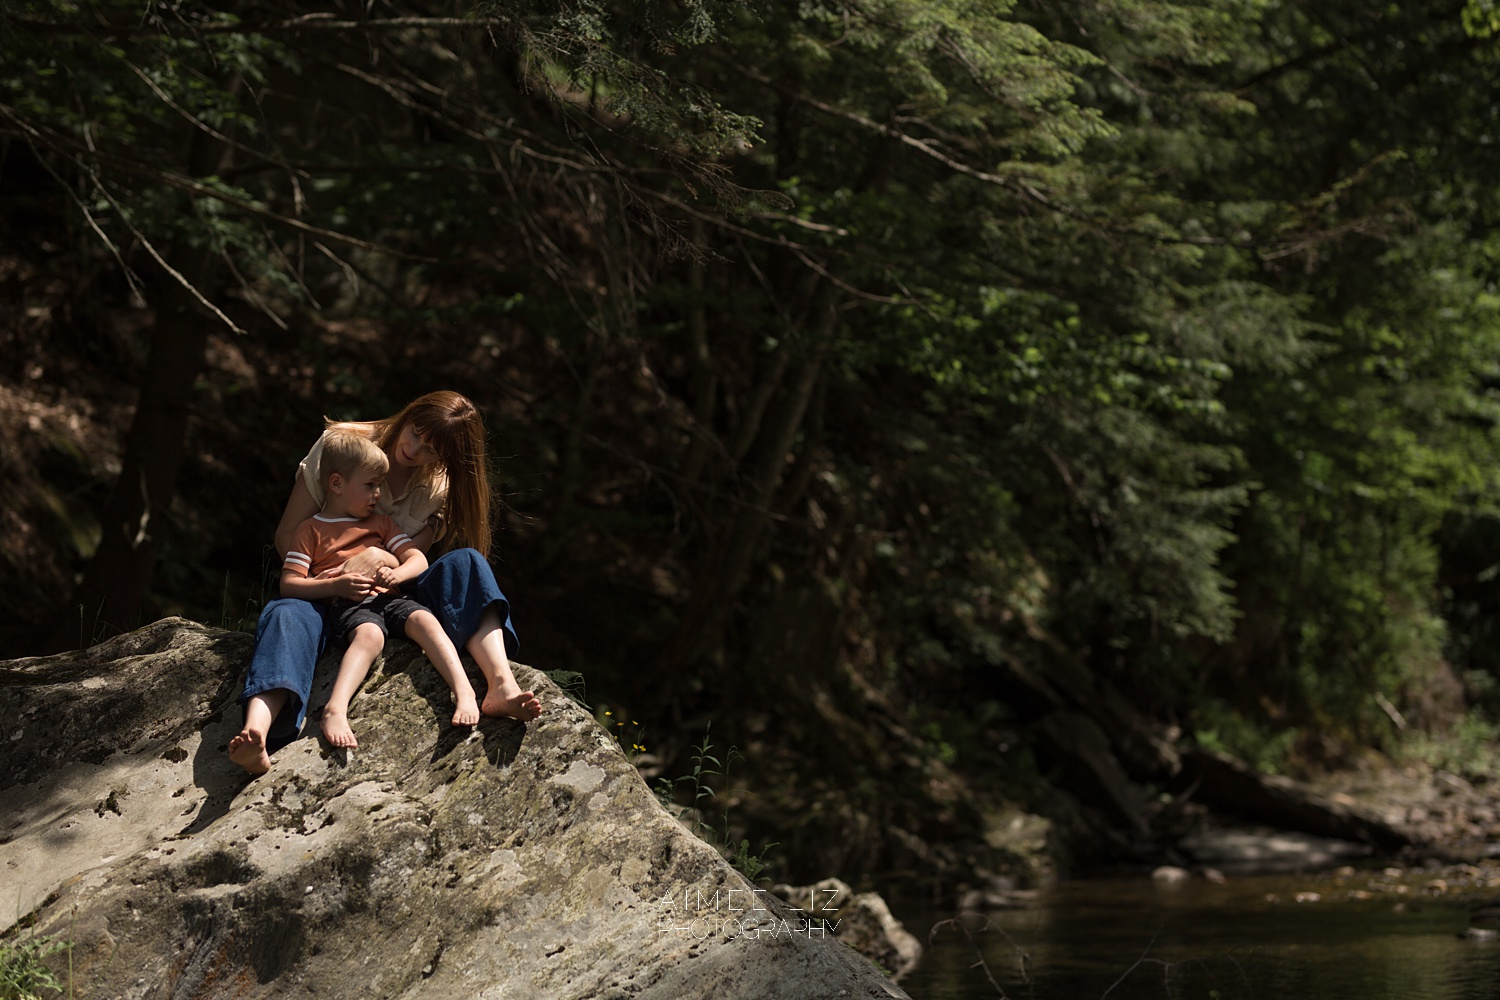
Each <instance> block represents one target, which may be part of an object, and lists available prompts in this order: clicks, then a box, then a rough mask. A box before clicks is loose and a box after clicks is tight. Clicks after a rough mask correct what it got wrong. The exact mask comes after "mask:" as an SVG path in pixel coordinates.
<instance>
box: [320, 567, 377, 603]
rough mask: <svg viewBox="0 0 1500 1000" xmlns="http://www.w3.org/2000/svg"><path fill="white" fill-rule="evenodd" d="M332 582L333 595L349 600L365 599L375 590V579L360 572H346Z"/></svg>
mask: <svg viewBox="0 0 1500 1000" xmlns="http://www.w3.org/2000/svg"><path fill="white" fill-rule="evenodd" d="M330 582H331V583H332V584H333V596H334V597H342V598H344V599H345V600H348V601H363V600H364V599H365V598H366V597H369V596H370V594H371V593H372V592H373V591H374V590H375V581H374V580H373V579H371V578H370V577H368V576H361V575H360V574H358V573H345V574H344V575H342V576H337V577H334V578H333V580H332V581H330Z"/></svg>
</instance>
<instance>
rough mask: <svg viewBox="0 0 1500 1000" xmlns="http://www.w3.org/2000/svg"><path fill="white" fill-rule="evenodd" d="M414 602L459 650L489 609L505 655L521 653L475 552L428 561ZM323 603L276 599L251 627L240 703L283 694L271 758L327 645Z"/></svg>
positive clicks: (269, 737) (292, 732) (413, 588)
mask: <svg viewBox="0 0 1500 1000" xmlns="http://www.w3.org/2000/svg"><path fill="white" fill-rule="evenodd" d="M408 592H409V593H413V594H414V595H415V597H416V599H417V601H418V602H419V603H420V604H422V605H423V606H424V607H426V608H427V609H428V610H429V611H431V612H432V613H433V615H435V616H436V617H437V620H438V622H439V623H440V624H441V625H442V626H443V631H444V632H445V633H447V635H448V638H449V639H450V640H452V642H453V645H454V646H455V647H457V648H458V649H463V646H464V643H466V642H468V641H469V639H470V637H471V636H473V635H474V633H475V632H477V631H479V623H480V620H481V619H482V618H483V617H484V613H485V612H486V611H488V610H489V609H490V608H491V607H493V608H495V610H496V611H497V612H499V615H500V623H501V626H502V634H503V635H504V637H505V653H506V655H507V656H510V657H514V656H515V655H516V654H517V653H518V652H519V651H520V648H521V641H520V640H519V639H517V638H516V629H515V626H514V625H512V624H511V620H510V601H508V600H506V598H505V595H504V594H503V593H501V592H500V585H499V584H497V583H496V582H495V573H494V571H493V570H491V569H490V564H489V563H488V562H487V561H486V560H485V558H484V557H483V556H482V555H480V554H479V552H478V551H476V550H474V549H455V550H453V551H452V552H445V553H443V554H442V555H441V556H438V557H437V558H436V559H434V560H433V561H432V565H431V566H429V567H428V568H427V572H425V573H423V574H422V575H421V576H419V577H417V578H416V579H415V580H413V581H412V582H411V584H410V585H409V587H408ZM327 611H328V606H327V605H326V604H323V603H322V602H318V603H314V602H311V601H303V600H299V599H298V598H295V597H282V598H277V599H276V600H274V601H272V602H270V603H269V604H267V605H266V607H265V610H263V611H262V612H261V613H260V621H259V622H257V623H256V626H255V652H254V653H252V654H251V656H250V668H249V670H248V671H247V672H246V674H245V693H244V695H243V696H242V699H241V704H243V703H244V702H248V701H249V700H250V699H251V698H253V697H254V696H256V695H258V694H265V693H266V692H267V691H275V690H278V689H281V690H285V691H286V692H287V704H286V707H285V708H283V709H282V711H281V712H280V713H279V714H278V715H277V716H276V718H275V719H273V720H272V722H271V731H270V732H269V733H267V734H266V748H267V750H269V751H271V752H272V753H274V752H275V751H277V750H279V749H280V748H281V747H284V746H286V745H287V744H288V743H290V742H291V741H292V740H294V739H296V738H297V735H298V734H299V733H301V732H302V723H303V722H304V721H305V720H306V718H307V701H308V699H309V698H310V697H311V696H312V684H313V671H314V669H315V668H316V667H317V665H318V659H319V658H320V657H321V656H322V655H323V649H324V647H325V646H326V645H327V644H328V633H329V625H330V624H331V623H330V622H329V621H328V617H327Z"/></svg>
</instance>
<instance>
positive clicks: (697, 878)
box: [0, 619, 905, 1000]
mask: <svg viewBox="0 0 1500 1000" xmlns="http://www.w3.org/2000/svg"><path fill="white" fill-rule="evenodd" d="M249 652H250V637H249V636H247V635H244V634H242V633H234V632H225V631H221V630H217V629H212V628H207V627H204V626H200V625H196V624H193V623H191V622H186V621H183V620H180V619H168V620H165V621H162V622H157V623H156V624H154V625H151V626H148V627H147V628H144V629H141V630H140V631H138V632H135V633H131V634H129V635H126V636H121V637H119V638H117V639H114V640H111V641H110V642H107V643H104V644H102V645H100V646H96V647H94V648H93V649H90V650H88V651H86V652H83V653H74V654H67V655H63V656H57V657H47V658H36V659H27V660H16V661H11V662H9V663H3V664H0V741H3V745H4V747H5V750H4V758H3V764H4V768H3V771H0V784H3V788H0V795H3V797H4V802H5V810H4V818H3V820H0V826H3V828H0V876H3V883H4V887H5V897H6V898H5V903H6V907H5V909H4V910H3V912H0V926H8V925H10V924H12V923H14V922H15V921H16V920H17V919H18V918H22V917H28V918H30V917H34V919H35V926H34V932H35V933H39V934H51V935H55V936H57V937H59V938H65V939H67V940H69V941H71V942H72V943H73V947H72V950H71V952H72V953H71V962H72V968H73V973H72V977H73V979H72V984H73V991H74V994H75V995H78V996H87V997H122V998H131V1000H146V998H168V997H170V998H199V997H203V998H216V997H230V996H233V997H261V996H276V997H310V996H319V997H335V998H338V997H360V998H370V997H402V998H416V997H443V998H448V997H454V996H466V997H479V998H487V997H502V996H506V997H513V996H525V997H559V998H562V997H627V996H628V997H647V998H649V997H671V998H673V1000H680V998H683V997H699V996H701V997H716V998H717V997H730V998H732V997H747V998H748V997H755V998H761V997H786V998H794V997H819V998H822V997H841V996H842V997H880V998H884V997H904V996H905V994H904V993H903V992H902V991H901V990H900V989H899V988H897V987H896V986H894V985H893V984H892V983H891V982H890V981H889V980H888V979H886V978H885V977H884V976H883V975H881V974H880V973H879V971H878V970H876V969H875V968H874V966H872V965H871V964H870V963H869V962H868V961H866V960H865V959H863V958H861V957H860V956H859V955H858V954H856V953H855V952H854V951H853V950H852V949H850V948H848V947H845V946H844V945H843V944H840V943H838V942H837V941H835V940H834V939H833V938H832V936H831V935H830V934H827V933H826V932H825V931H824V930H823V929H822V928H819V927H817V926H816V925H815V924H814V923H813V922H812V921H809V920H808V919H807V915H806V914H803V913H800V912H798V911H796V910H794V909H792V908H790V907H788V906H786V905H785V904H784V903H782V902H781V901H780V900H777V899H775V898H774V897H773V896H771V895H770V894H769V893H767V892H765V891H764V890H757V889H755V887H753V886H751V885H750V884H749V883H748V882H746V881H745V879H744V878H743V877H741V876H740V875H739V873H737V872H735V871H734V870H733V869H732V868H730V867H729V866H728V865H727V864H725V863H724V861H723V860H722V859H721V858H720V857H719V855H718V854H717V852H715V851H714V850H713V849H712V848H711V847H709V846H708V845H706V844H704V843H702V842H701V841H699V840H698V839H697V838H696V837H694V836H693V835H692V834H690V833H689V832H688V831H686V830H685V829H684V828H683V827H682V826H681V825H680V824H679V823H677V822H676V821H675V820H673V819H672V818H671V817H670V816H668V815H667V813H666V812H665V811H663V810H662V809H661V807H660V806H659V804H658V803H657V802H656V800H655V799H654V797H653V796H652V795H651V793H650V792H649V790H648V789H647V788H646V786H645V784H644V783H643V782H642V780H641V779H640V777H639V775H638V774H637V773H636V771H635V769H634V768H633V767H632V766H631V765H630V763H629V761H627V760H626V759H625V757H624V755H623V754H622V753H621V751H620V748H619V747H618V745H617V744H616V743H615V742H614V741H613V739H612V738H611V737H610V736H609V735H608V734H607V733H605V732H604V731H603V730H602V729H601V728H600V727H599V726H598V725H597V724H596V723H595V722H594V720H593V719H592V718H591V717H590V716H589V715H588V713H587V712H585V711H584V710H583V709H582V708H580V707H579V706H578V705H576V704H575V703H574V702H572V701H570V700H569V699H568V698H567V697H566V696H565V695H564V694H562V692H561V691H560V690H559V689H558V688H557V687H556V686H555V685H553V684H552V683H551V682H550V681H549V680H548V679H547V678H546V676H545V675H543V674H541V673H539V672H537V671H533V670H531V669H529V668H526V667H522V666H518V667H517V671H516V672H517V675H518V677H519V679H520V680H521V682H522V683H523V684H524V685H528V686H532V687H534V688H535V689H536V690H537V691H538V694H539V695H540V696H541V697H542V699H543V702H544V704H545V705H546V712H545V714H544V715H543V716H542V717H541V718H540V719H538V720H536V721H535V722H532V723H530V724H527V725H524V726H523V725H522V724H520V723H517V722H514V721H511V720H486V721H484V722H483V723H481V725H480V726H479V727H477V728H476V729H475V730H473V731H467V730H455V729H453V728H451V727H450V726H449V725H448V724H447V721H446V720H447V717H448V715H449V714H450V711H451V710H450V708H449V706H448V694H447V690H446V688H444V687H443V685H442V682H441V680H440V679H439V678H438V677H437V674H436V672H435V671H433V670H432V669H431V668H430V667H429V666H428V665H427V664H426V661H425V660H424V659H422V657H421V654H420V652H419V651H418V650H417V649H416V648H415V647H414V646H411V645H410V644H409V643H406V642H395V643H392V646H391V648H390V649H389V650H388V651H387V655H386V657H385V658H384V659H383V661H381V662H379V663H377V665H376V668H375V670H374V671H373V672H372V675H371V679H370V681H369V682H368V683H367V685H366V687H365V689H364V691H363V692H362V693H361V694H360V695H359V697H358V698H357V699H356V700H355V703H354V710H353V712H352V713H351V722H352V723H353V725H354V727H355V730H356V732H357V733H358V735H359V739H360V747H359V749H358V750H356V751H354V752H353V754H352V756H351V759H348V760H345V759H344V755H343V754H342V753H339V752H335V751H333V750H332V749H330V748H327V747H325V746H324V745H323V744H322V742H321V741H320V740H318V739H314V738H304V739H301V740H298V741H297V742H295V743H293V744H292V745H290V746H288V747H286V748H285V749H283V750H282V751H281V752H280V753H278V754H277V755H276V759H275V766H274V768H273V769H272V772H271V773H270V774H269V775H267V776H265V777H262V778H259V779H255V780H249V779H247V778H246V777H245V776H244V775H243V774H242V773H241V772H240V771H239V769H238V768H236V767H235V766H234V765H232V764H231V763H230V762H229V761H228V760H227V758H226V756H225V753H224V748H225V746H226V744H227V743H228V740H229V737H230V736H231V735H232V734H233V733H234V732H235V731H237V730H238V727H239V725H240V710H239V707H238V704H237V702H238V692H239V687H240V683H241V677H242V674H243V668H244V664H245V662H246V660H247V658H248V655H249ZM329 666H331V664H325V665H324V667H325V669H324V670H323V671H322V673H323V674H324V675H327V674H328V673H329V672H330V671H329V670H328V669H327V668H328V667H329ZM326 683H327V680H326V679H325V680H324V684H326ZM321 695H322V692H321V690H320V691H315V692H314V696H313V704H314V705H315V706H316V705H319V704H321V700H322V697H321ZM58 961H59V967H60V968H61V967H62V965H63V964H65V962H66V959H65V958H63V957H61V956H60V957H59V959H58Z"/></svg>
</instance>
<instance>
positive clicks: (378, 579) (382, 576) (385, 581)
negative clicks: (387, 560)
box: [375, 566, 401, 593]
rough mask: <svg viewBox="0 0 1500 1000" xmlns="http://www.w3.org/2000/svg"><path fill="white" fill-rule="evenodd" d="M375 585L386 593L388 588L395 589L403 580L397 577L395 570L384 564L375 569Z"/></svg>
mask: <svg viewBox="0 0 1500 1000" xmlns="http://www.w3.org/2000/svg"><path fill="white" fill-rule="evenodd" d="M375 585H376V587H377V588H379V590H380V592H381V593H384V592H385V591H387V590H395V589H396V588H397V587H399V586H400V585H401V581H400V580H398V579H396V571H395V570H393V569H391V568H390V567H389V566H382V567H380V568H379V569H377V570H376V571H375Z"/></svg>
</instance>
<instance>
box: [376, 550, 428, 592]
mask: <svg viewBox="0 0 1500 1000" xmlns="http://www.w3.org/2000/svg"><path fill="white" fill-rule="evenodd" d="M396 559H397V562H398V565H397V566H396V568H395V569H391V568H390V567H389V566H382V567H381V568H380V569H378V570H376V572H375V582H376V583H377V584H379V585H380V586H382V587H399V586H401V585H402V584H403V583H405V582H406V581H407V580H415V579H416V578H417V577H419V576H421V575H422V574H423V573H425V572H427V557H426V556H425V555H423V554H422V550H421V549H419V548H417V547H416V546H415V545H405V546H403V547H402V549H401V551H400V552H398V553H396Z"/></svg>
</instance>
